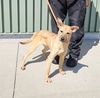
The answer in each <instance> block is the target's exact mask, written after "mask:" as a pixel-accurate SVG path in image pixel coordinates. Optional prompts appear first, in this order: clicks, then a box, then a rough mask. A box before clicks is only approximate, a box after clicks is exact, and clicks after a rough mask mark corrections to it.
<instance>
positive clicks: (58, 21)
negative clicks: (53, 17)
mask: <svg viewBox="0 0 100 98" xmlns="http://www.w3.org/2000/svg"><path fill="white" fill-rule="evenodd" d="M62 25H63V22H62V20H61V19H60V18H57V26H58V28H59V27H61V26H62Z"/></svg>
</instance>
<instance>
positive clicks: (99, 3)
mask: <svg viewBox="0 0 100 98" xmlns="http://www.w3.org/2000/svg"><path fill="white" fill-rule="evenodd" d="M96 16H97V20H96V21H97V22H96V32H100V0H97V13H96Z"/></svg>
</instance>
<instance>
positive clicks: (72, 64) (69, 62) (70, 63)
mask: <svg viewBox="0 0 100 98" xmlns="http://www.w3.org/2000/svg"><path fill="white" fill-rule="evenodd" d="M77 63H78V59H77V58H72V57H71V56H69V58H68V59H67V62H66V66H67V67H75V66H76V65H77Z"/></svg>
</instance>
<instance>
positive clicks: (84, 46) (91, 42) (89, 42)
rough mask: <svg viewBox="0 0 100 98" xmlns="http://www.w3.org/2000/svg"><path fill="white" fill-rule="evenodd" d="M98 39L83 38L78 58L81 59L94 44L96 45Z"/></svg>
mask: <svg viewBox="0 0 100 98" xmlns="http://www.w3.org/2000/svg"><path fill="white" fill-rule="evenodd" d="M98 43H99V39H92V40H84V42H83V44H82V47H81V55H80V58H79V59H82V58H83V57H84V56H85V55H86V54H87V53H88V52H89V50H91V49H92V48H93V47H94V46H97V45H98Z"/></svg>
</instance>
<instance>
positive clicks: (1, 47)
mask: <svg viewBox="0 0 100 98" xmlns="http://www.w3.org/2000/svg"><path fill="white" fill-rule="evenodd" d="M21 40H25V39H20V40H3V39H2V40H0V98H99V97H100V42H99V40H85V41H84V43H83V45H82V53H81V56H80V60H79V63H78V65H77V66H76V67H75V68H68V67H65V66H64V70H65V71H66V75H64V76H62V75H60V74H58V65H54V64H52V67H51V76H52V80H53V83H50V84H48V83H45V82H44V69H45V66H46V61H45V60H44V58H43V56H42V54H41V48H43V47H42V46H40V47H39V48H38V49H37V50H36V51H35V52H34V53H33V54H32V55H31V56H30V57H29V58H28V64H27V67H26V70H25V71H22V70H20V66H19V65H20V60H21V58H22V56H23V55H24V53H25V52H26V50H27V49H28V47H29V45H30V44H29V45H25V46H24V45H19V41H21Z"/></svg>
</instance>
